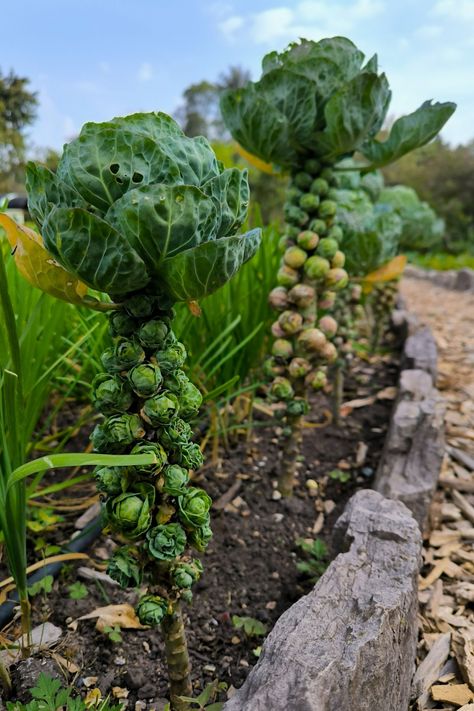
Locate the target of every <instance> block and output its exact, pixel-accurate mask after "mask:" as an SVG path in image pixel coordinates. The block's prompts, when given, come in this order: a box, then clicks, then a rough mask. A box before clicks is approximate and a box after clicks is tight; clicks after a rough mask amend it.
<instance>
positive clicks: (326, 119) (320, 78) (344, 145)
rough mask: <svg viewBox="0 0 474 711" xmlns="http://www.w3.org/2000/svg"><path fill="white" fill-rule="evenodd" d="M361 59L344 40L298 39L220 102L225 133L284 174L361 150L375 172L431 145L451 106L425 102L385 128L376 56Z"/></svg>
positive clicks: (384, 84) (383, 82)
mask: <svg viewBox="0 0 474 711" xmlns="http://www.w3.org/2000/svg"><path fill="white" fill-rule="evenodd" d="M364 60H365V57H364V54H363V52H361V51H360V50H359V49H358V48H357V47H356V46H355V44H353V43H352V42H351V41H350V40H349V39H347V38H345V37H331V38H326V39H323V40H321V41H320V42H313V41H311V40H305V39H302V40H301V41H300V42H293V43H292V44H290V45H289V47H288V49H286V50H285V51H283V52H281V53H278V52H270V53H269V54H267V55H266V56H265V57H264V58H263V61H262V76H261V78H260V79H259V80H258V81H257V82H249V83H248V84H247V85H246V86H245V87H244V88H241V89H235V90H228V91H226V92H225V93H224V94H223V96H222V99H221V109H222V113H223V115H224V120H225V122H226V124H227V127H228V128H229V130H230V131H231V133H232V135H233V137H234V138H235V140H236V141H238V143H239V144H241V145H242V146H243V148H244V149H245V150H247V151H249V152H250V153H251V154H253V155H255V156H258V157H259V158H262V159H263V160H265V161H267V162H269V163H274V164H276V165H278V166H280V167H282V168H292V167H294V166H295V165H297V164H301V163H302V162H303V161H304V160H305V158H308V157H312V158H318V159H319V160H322V161H324V162H327V163H335V162H336V161H338V160H339V159H341V158H343V157H345V156H349V155H352V154H353V153H354V151H356V150H357V151H359V152H360V153H362V155H363V156H364V157H365V158H366V159H367V160H368V161H369V162H370V164H371V166H370V167H371V168H372V169H373V168H374V167H380V166H382V165H386V164H387V163H391V162H392V161H394V160H396V159H398V158H400V157H401V156H402V155H404V154H405V153H408V152H409V151H411V150H413V149H414V148H417V147H418V146H422V145H424V144H425V143H427V142H428V141H429V140H431V139H432V138H433V137H434V136H435V135H436V134H437V133H438V132H439V130H440V129H441V128H442V126H443V125H444V124H445V123H446V121H447V120H448V119H449V117H450V116H451V114H452V113H453V111H454V110H455V108H456V105H455V104H453V103H451V102H446V103H435V104H432V103H431V102H430V101H426V102H424V103H423V104H422V105H421V106H420V107H419V108H418V109H417V110H416V111H414V112H413V113H411V114H409V115H407V116H403V117H401V118H399V119H398V120H397V121H395V123H394V124H393V126H392V128H391V131H390V134H389V136H388V138H387V139H386V140H385V141H383V142H380V141H378V140H377V139H376V138H375V136H376V135H377V133H378V132H379V131H380V129H381V128H382V125H383V122H384V119H385V117H386V115H387V111H388V108H389V104H390V99H391V91H390V88H389V84H388V81H387V77H386V76H385V74H383V73H382V74H379V73H378V61H377V55H374V56H373V57H372V58H371V59H369V61H368V62H366V63H365V64H364Z"/></svg>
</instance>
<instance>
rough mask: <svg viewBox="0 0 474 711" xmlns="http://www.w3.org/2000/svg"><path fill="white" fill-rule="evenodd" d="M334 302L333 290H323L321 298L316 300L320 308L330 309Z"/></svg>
mask: <svg viewBox="0 0 474 711" xmlns="http://www.w3.org/2000/svg"><path fill="white" fill-rule="evenodd" d="M335 303H336V294H335V292H334V291H323V293H322V294H321V298H320V299H319V301H318V306H319V308H321V309H332V307H333V306H334V304H335Z"/></svg>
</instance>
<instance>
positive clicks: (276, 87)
mask: <svg viewBox="0 0 474 711" xmlns="http://www.w3.org/2000/svg"><path fill="white" fill-rule="evenodd" d="M390 98H391V92H390V88H389V85H388V81H387V78H386V76H385V74H379V73H378V65H377V57H376V56H374V57H372V58H371V59H370V60H369V61H368V62H366V63H364V54H363V53H362V52H361V51H360V50H359V49H358V48H357V47H356V46H355V45H354V44H353V43H352V42H351V41H350V40H348V39H346V38H344V37H333V38H330V39H323V40H321V41H320V42H312V41H308V40H301V41H300V42H297V43H293V44H291V45H290V46H289V47H288V49H287V50H285V51H284V52H282V53H278V52H271V53H270V54H268V55H266V56H265V57H264V59H263V62H262V76H261V78H260V79H259V81H257V82H249V83H248V84H247V85H246V86H245V87H244V88H239V89H235V90H234V89H232V90H228V91H227V92H225V93H224V94H223V96H222V99H221V109H222V113H223V116H224V120H225V122H226V124H227V127H228V128H229V130H230V132H231V133H232V135H233V137H234V138H235V140H236V141H237V142H238V143H239V144H240V145H241V146H242V147H243V148H244V149H245V150H246V151H247V152H248V153H250V154H252V155H254V156H256V157H258V158H259V159H261V160H263V161H266V162H267V163H271V164H273V165H275V166H277V168H279V169H281V170H285V171H288V172H289V173H290V176H291V179H290V184H289V188H288V192H287V200H286V203H285V208H284V212H285V218H286V222H287V227H286V231H285V234H284V236H283V237H282V246H283V247H284V248H285V252H284V255H283V259H282V263H281V267H280V270H279V272H278V275H277V283H278V286H276V288H275V289H274V290H273V291H272V293H271V294H270V303H271V305H272V306H273V307H274V308H275V309H276V310H277V311H279V312H280V315H279V317H278V320H277V321H276V322H275V323H274V324H273V327H272V333H273V335H274V337H275V339H276V340H275V341H274V343H273V349H272V355H271V358H270V359H269V361H268V362H267V363H266V373H267V374H268V376H269V377H270V378H274V380H273V383H272V384H271V386H270V396H271V397H272V398H273V399H274V400H276V401H279V402H280V406H279V408H278V410H277V412H278V413H279V415H280V417H281V418H282V421H283V422H282V424H283V432H284V434H285V438H286V439H285V445H284V452H283V459H282V466H281V473H280V479H279V488H280V491H281V493H282V494H284V495H288V494H291V492H292V489H293V486H294V475H295V465H296V458H297V455H298V450H299V442H300V439H301V418H302V416H303V415H304V413H305V411H306V409H307V404H306V400H305V399H304V396H305V392H306V390H307V387H310V388H314V389H316V390H318V389H320V388H321V387H323V386H324V384H325V382H326V367H327V365H328V364H330V363H333V362H334V361H335V360H336V358H337V350H336V348H335V346H334V343H333V339H334V335H335V332H334V331H335V329H334V324H333V323H332V322H331V326H330V328H329V329H327V328H326V329H324V326H323V324H322V323H321V317H322V316H325V315H326V309H330V308H331V307H332V305H333V303H334V300H335V293H336V292H339V291H340V290H342V289H344V288H345V286H346V285H347V282H348V274H347V272H346V271H345V269H344V264H345V255H344V253H343V251H342V250H341V248H340V243H341V241H342V239H343V236H344V232H343V230H342V229H341V227H340V226H338V225H336V224H335V221H334V218H335V215H336V212H337V207H338V205H337V194H336V193H335V188H336V185H337V180H336V175H337V172H338V165H337V164H338V163H339V162H340V161H341V160H343V159H345V158H348V157H351V156H352V155H353V154H354V152H355V151H358V152H359V153H361V154H362V155H363V156H364V157H365V158H366V159H367V161H368V163H369V164H368V165H367V167H366V169H367V170H369V169H374V168H376V167H380V166H382V165H386V164H388V163H390V162H392V161H394V160H396V159H397V158H399V157H401V156H402V155H404V154H405V153H407V152H409V151H410V150H412V149H413V148H416V147H418V146H421V145H423V144H424V143H426V142H427V141H429V140H430V139H431V138H433V137H434V136H435V135H436V134H437V133H438V131H439V130H440V128H441V127H442V126H443V125H444V123H445V122H446V121H447V119H448V118H449V116H450V115H451V114H452V113H453V111H454V108H455V106H454V104H452V103H444V104H431V103H430V102H426V103H424V104H423V105H422V106H421V107H420V108H419V109H417V110H416V111H415V112H414V113H412V114H410V115H408V116H404V117H402V118H399V119H398V120H397V121H395V123H394V124H393V126H392V128H391V130H390V133H389V135H388V137H387V139H386V140H385V141H384V142H380V141H379V140H378V139H377V138H376V136H377V133H378V132H379V131H380V129H381V128H382V125H383V122H384V119H385V116H386V114H387V111H388V107H389V103H390ZM336 326H337V324H336ZM296 403H297V404H296Z"/></svg>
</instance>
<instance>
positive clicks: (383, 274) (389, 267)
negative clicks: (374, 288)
mask: <svg viewBox="0 0 474 711" xmlns="http://www.w3.org/2000/svg"><path fill="white" fill-rule="evenodd" d="M406 263H407V258H406V257H405V255H404V254H399V255H398V257H394V258H393V259H391V260H390V261H389V262H387V263H386V264H383V265H382V266H381V267H379V268H378V269H376V270H375V271H374V272H370V274H366V276H365V277H364V278H363V279H362V282H363V283H364V284H377V283H378V282H386V281H393V280H394V279H398V277H399V276H401V275H402V274H403V270H404V269H405V267H406Z"/></svg>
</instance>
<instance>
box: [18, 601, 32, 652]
mask: <svg viewBox="0 0 474 711" xmlns="http://www.w3.org/2000/svg"><path fill="white" fill-rule="evenodd" d="M20 610H21V631H22V638H21V639H22V641H21V656H22V658H23V659H27V658H28V657H29V656H30V647H31V605H30V601H29V600H28V598H27V597H26V598H25V597H22V598H20Z"/></svg>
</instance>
